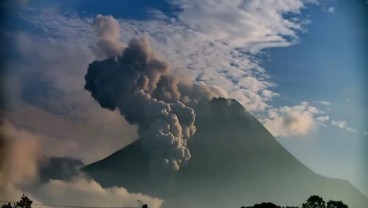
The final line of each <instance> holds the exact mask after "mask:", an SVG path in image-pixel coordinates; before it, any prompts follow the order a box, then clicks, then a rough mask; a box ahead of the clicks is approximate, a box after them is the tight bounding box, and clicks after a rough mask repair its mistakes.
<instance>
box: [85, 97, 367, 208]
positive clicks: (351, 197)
mask: <svg viewBox="0 0 368 208" xmlns="http://www.w3.org/2000/svg"><path fill="white" fill-rule="evenodd" d="M196 115H197V117H196V126H197V133H196V134H195V136H194V137H193V138H192V139H191V140H190V142H189V144H188V145H189V148H190V150H191V153H192V158H191V159H190V161H189V163H188V164H187V165H186V166H185V167H183V168H182V170H180V171H179V172H178V173H177V175H176V176H175V178H174V179H172V178H171V177H166V176H163V180H161V183H155V182H152V180H151V174H150V171H149V155H148V154H147V153H146V152H145V151H144V150H143V147H142V144H141V142H140V140H137V141H135V142H133V143H132V144H130V145H128V146H126V147H124V148H123V149H121V150H119V151H117V152H115V153H114V154H112V155H110V156H109V157H107V158H105V159H103V160H101V161H99V162H96V163H93V164H91V165H88V166H86V167H85V168H84V171H85V172H86V173H88V174H89V175H90V176H92V177H93V178H94V179H95V180H97V181H99V182H100V183H101V184H102V185H104V186H115V185H121V186H124V187H126V188H127V189H128V190H130V191H133V192H142V193H146V194H149V195H152V196H157V197H161V198H163V199H164V200H166V202H167V207H240V206H241V205H250V204H254V203H258V202H262V201H272V202H274V203H277V204H280V205H300V204H301V203H302V202H303V201H305V200H306V199H307V198H308V197H309V196H310V195H312V194H318V195H320V196H322V197H323V198H324V199H325V200H329V199H338V200H343V201H344V202H346V203H347V204H348V205H349V206H350V207H353V208H354V207H356V208H358V207H364V205H366V204H368V199H367V198H365V197H364V195H362V194H361V193H360V192H359V191H358V190H357V189H355V188H354V187H353V186H352V185H351V184H349V183H348V182H346V181H343V180H338V179H330V178H327V177H323V176H320V175H318V174H316V173H314V172H313V171H311V170H310V169H309V168H308V167H306V166H305V165H303V164H302V163H300V162H299V161H298V160H297V159H295V158H294V157H293V156H292V155H291V154H290V153H289V152H288V151H286V150H285V149H284V148H283V147H282V146H281V145H280V144H279V143H278V142H277V141H276V140H275V139H274V138H273V136H272V135H271V134H270V133H269V132H268V131H267V130H266V129H265V128H264V127H263V126H262V124H260V123H259V122H258V120H257V119H255V118H254V117H253V116H252V115H251V114H250V113H248V112H247V111H245V109H244V108H243V107H242V106H241V105H240V104H239V103H238V102H236V101H235V100H226V99H214V100H212V101H208V102H207V101H206V102H200V103H199V104H198V106H197V109H196ZM168 184H169V185H168ZM174 184H175V185H174Z"/></svg>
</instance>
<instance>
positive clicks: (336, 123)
mask: <svg viewBox="0 0 368 208" xmlns="http://www.w3.org/2000/svg"><path fill="white" fill-rule="evenodd" d="M331 124H332V125H334V126H336V127H339V128H341V129H345V130H347V131H351V132H357V130H356V129H354V128H352V127H350V126H348V123H347V122H346V121H342V120H331Z"/></svg>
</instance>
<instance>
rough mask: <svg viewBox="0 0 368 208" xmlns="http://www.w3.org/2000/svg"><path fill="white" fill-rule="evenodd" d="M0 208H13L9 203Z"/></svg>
mask: <svg viewBox="0 0 368 208" xmlns="http://www.w3.org/2000/svg"><path fill="white" fill-rule="evenodd" d="M1 208H13V207H12V205H11V204H10V202H9V203H8V204H4V205H3V206H1Z"/></svg>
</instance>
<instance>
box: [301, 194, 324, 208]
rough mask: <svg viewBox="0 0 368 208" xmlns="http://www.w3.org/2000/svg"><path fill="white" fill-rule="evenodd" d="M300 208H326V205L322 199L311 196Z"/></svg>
mask: <svg viewBox="0 0 368 208" xmlns="http://www.w3.org/2000/svg"><path fill="white" fill-rule="evenodd" d="M302 208H326V203H325V201H324V200H323V199H322V197H320V196H317V195H313V196H310V197H309V198H308V199H307V202H306V203H303V204H302Z"/></svg>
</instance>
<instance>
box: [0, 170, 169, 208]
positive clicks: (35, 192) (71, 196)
mask: <svg viewBox="0 0 368 208" xmlns="http://www.w3.org/2000/svg"><path fill="white" fill-rule="evenodd" d="M22 194H25V195H26V196H28V197H29V198H30V199H31V200H32V201H33V203H34V204H55V205H62V206H91V207H138V202H137V200H140V201H142V202H144V203H146V204H147V205H148V206H149V207H153V208H160V207H162V204H163V200H161V199H159V198H154V197H150V196H147V195H144V194H140V193H130V192H128V190H127V189H125V188H123V187H112V188H103V187H102V186H101V185H100V184H99V183H97V182H96V181H94V180H92V179H89V178H87V177H85V176H83V175H78V176H76V177H74V178H72V179H70V180H68V181H62V180H50V181H48V182H46V183H34V184H32V185H31V186H29V185H28V186H15V185H13V184H7V185H5V186H2V188H1V190H0V197H1V199H5V200H8V201H19V199H20V197H21V196H22ZM1 204H4V203H3V202H0V205H1ZM35 206H37V205H35Z"/></svg>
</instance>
